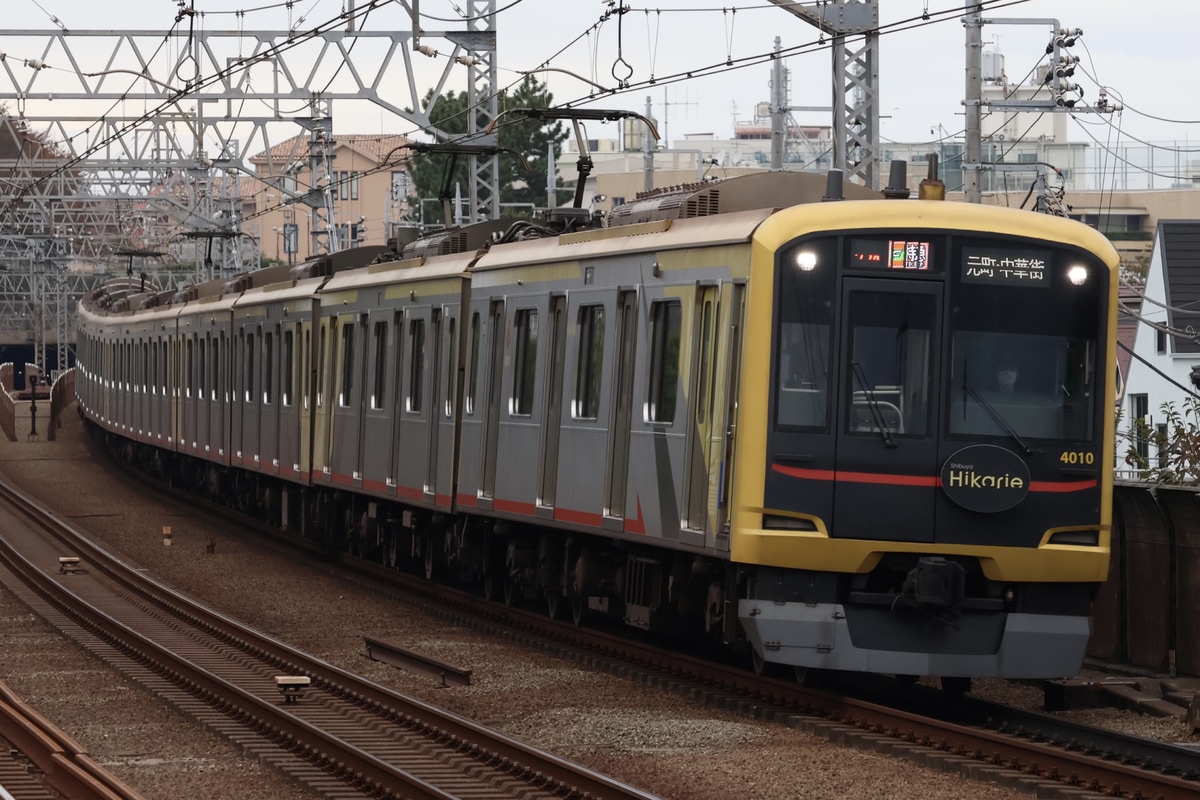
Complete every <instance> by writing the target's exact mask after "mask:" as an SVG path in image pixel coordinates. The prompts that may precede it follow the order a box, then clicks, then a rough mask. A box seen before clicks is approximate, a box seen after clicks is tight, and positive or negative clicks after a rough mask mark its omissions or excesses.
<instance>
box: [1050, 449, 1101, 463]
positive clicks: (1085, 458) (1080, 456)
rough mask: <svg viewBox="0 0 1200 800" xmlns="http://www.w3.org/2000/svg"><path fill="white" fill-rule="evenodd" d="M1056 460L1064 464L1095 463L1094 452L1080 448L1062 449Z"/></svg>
mask: <svg viewBox="0 0 1200 800" xmlns="http://www.w3.org/2000/svg"><path fill="white" fill-rule="evenodd" d="M1058 460H1059V461H1061V462H1062V463H1064V464H1095V463H1096V454H1095V453H1088V452H1085V451H1080V450H1064V451H1063V454H1062V455H1061V456H1059V457H1058Z"/></svg>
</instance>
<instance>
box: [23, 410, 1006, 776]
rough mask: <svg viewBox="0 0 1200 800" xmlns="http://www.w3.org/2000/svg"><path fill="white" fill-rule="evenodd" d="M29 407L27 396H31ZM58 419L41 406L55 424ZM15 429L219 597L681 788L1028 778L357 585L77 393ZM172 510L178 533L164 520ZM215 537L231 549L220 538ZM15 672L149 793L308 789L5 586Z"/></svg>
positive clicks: (101, 519)
mask: <svg viewBox="0 0 1200 800" xmlns="http://www.w3.org/2000/svg"><path fill="white" fill-rule="evenodd" d="M18 413H20V409H19V410H18ZM41 423H42V420H41V419H39V424H41ZM17 430H18V431H19V437H18V441H17V442H8V441H6V440H3V437H0V471H2V472H3V473H4V474H5V475H6V476H8V477H9V479H10V480H12V481H13V482H15V483H17V484H18V485H20V486H21V487H22V488H23V489H24V490H25V491H26V492H27V493H28V494H29V495H30V496H32V497H33V498H35V499H36V500H38V501H39V502H41V503H42V504H43V505H45V506H47V507H49V508H51V509H54V510H55V511H56V512H58V514H59V515H60V516H62V517H64V518H67V519H69V520H70V521H72V523H73V524H74V525H75V526H76V527H78V528H80V529H82V530H85V531H87V532H88V533H90V534H91V535H92V536H93V538H95V539H97V540H99V541H101V542H102V543H104V544H105V546H106V547H108V548H109V549H110V550H113V551H116V552H119V553H121V554H124V555H125V556H126V557H127V558H128V559H129V560H131V561H134V562H136V563H137V564H139V565H141V566H143V567H144V568H146V569H147V570H148V572H149V573H150V574H151V575H153V576H155V577H157V578H159V579H161V580H164V581H166V582H168V583H170V584H172V585H174V586H177V587H180V588H182V589H184V590H185V591H187V592H189V593H190V594H192V595H193V596H195V597H197V598H199V599H201V600H203V601H204V602H206V603H208V604H209V605H211V606H213V607H215V608H218V609H220V610H222V611H224V612H226V613H228V614H230V615H232V616H234V617H237V618H239V619H241V620H243V621H245V622H247V623H249V624H252V625H254V626H256V627H258V628H261V629H263V630H265V631H267V632H269V633H271V634H273V635H275V636H277V637H279V638H281V639H283V640H286V641H288V642H289V643H292V644H294V645H296V646H298V647H301V648H303V649H305V650H308V651H310V652H312V653H314V654H316V655H319V656H321V657H322V658H325V659H326V660H328V661H330V662H332V663H334V664H337V665H339V666H342V667H345V668H347V669H351V670H354V671H356V672H359V673H362V674H364V675H366V676H367V677H369V678H371V679H373V680H376V681H379V682H380V683H384V684H386V685H389V686H393V687H394V688H396V689H398V690H400V691H404V692H408V693H410V694H413V695H415V696H418V697H420V698H422V699H424V700H426V701H428V702H431V703H434V704H437V705H439V706H442V707H444V708H448V709H450V710H452V711H455V712H457V713H459V714H462V715H464V716H467V717H470V718H472V719H475V720H478V721H480V722H482V723H484V724H487V725H490V726H492V727H495V728H497V729H499V730H502V731H504V732H506V733H508V734H510V735H513V736H516V737H519V738H521V739H523V740H525V741H527V742H529V743H530V744H533V745H535V746H538V747H542V748H545V749H547V750H551V751H553V752H556V753H559V754H561V755H562V756H564V757H566V758H570V759H572V760H575V761H579V762H581V763H584V764H587V765H588V766H591V767H593V768H595V769H599V770H601V771H603V772H605V773H607V774H609V775H612V776H613V777H615V778H617V779H618V780H622V781H625V782H627V783H630V784H633V785H635V786H638V787H640V788H642V789H644V790H646V791H649V792H653V793H656V794H658V795H660V796H661V797H663V798H667V799H669V800H729V799H730V798H738V799H739V800H756V799H757V798H764V799H766V798H770V799H771V800H783V799H785V798H832V797H846V796H858V797H874V798H890V799H894V800H909V799H911V800H942V798H963V797H977V796H987V797H989V798H995V799H996V800H1016V798H1023V797H1028V796H1029V795H1027V794H1023V793H1018V792H1015V791H1013V790H1010V789H1006V788H1001V787H998V786H996V785H994V784H989V783H981V782H978V781H973V780H969V779H966V778H963V777H960V776H959V775H954V774H948V773H944V772H941V771H938V770H936V769H930V768H928V767H925V766H920V765H918V764H915V763H912V762H909V761H906V760H903V759H897V758H891V757H888V756H884V755H880V754H877V753H872V752H865V751H860V750H857V749H853V748H847V747H841V746H837V745H833V744H831V743H829V742H828V741H826V740H825V739H823V738H821V737H818V736H814V735H811V734H808V733H805V732H802V731H798V730H794V729H791V728H788V727H785V726H783V725H779V724H773V723H765V722H759V721H755V720H752V719H748V718H743V717H739V716H735V715H733V714H731V713H727V712H723V711H718V710H714V709H711V708H707V707H704V706H702V705H699V704H698V703H696V702H693V701H690V700H687V699H685V698H682V697H679V696H676V695H673V694H668V693H666V692H664V691H662V690H658V689H655V688H653V687H647V686H644V685H642V684H639V683H633V682H630V681H626V680H622V679H620V678H617V677H614V676H611V675H607V674H603V673H597V672H592V671H588V670H585V669H581V668H579V667H577V666H576V665H574V664H572V663H569V662H566V661H563V660H560V659H558V658H555V657H553V656H549V655H547V654H544V653H540V652H536V651H533V650H530V649H526V648H522V647H519V646H515V645H513V644H511V643H509V642H505V641H502V640H500V639H498V638H497V639H490V638H487V637H483V636H480V635H479V634H477V633H474V632H472V631H465V630H461V629H456V628H447V627H446V626H445V624H444V623H442V622H440V621H439V620H437V619H434V618H431V617H428V616H426V615H424V614H422V613H420V612H418V611H415V610H413V609H411V608H407V607H405V606H403V605H400V604H394V603H389V602H386V601H383V600H380V599H379V598H378V596H376V595H374V594H371V593H367V592H364V591H362V590H359V589H357V588H355V587H354V586H353V585H352V584H351V583H349V582H348V581H343V580H341V579H339V578H338V577H337V576H336V575H334V574H330V573H327V572H325V571H324V570H322V569H318V568H316V567H315V566H310V565H307V564H305V563H302V562H299V561H297V560H296V559H295V558H293V557H290V556H285V555H281V554H279V553H278V552H276V551H275V550H274V549H272V548H271V547H268V546H264V545H262V544H260V543H258V542H256V541H254V540H253V539H245V538H240V537H239V536H238V535H237V534H236V532H235V531H233V530H230V529H229V527H228V526H222V525H213V524H208V523H205V522H202V521H201V520H198V519H197V518H194V517H192V516H191V515H189V514H187V513H186V512H184V511H181V510H180V509H178V508H176V507H174V506H172V505H171V504H169V503H167V502H165V501H163V500H160V499H157V498H154V497H147V495H146V494H145V493H144V492H142V491H140V490H137V489H134V488H132V487H131V486H130V485H128V484H127V482H126V481H124V480H123V479H121V478H119V477H115V476H113V475H111V474H110V473H109V471H108V470H109V466H108V464H107V463H106V462H104V461H103V460H93V448H92V446H91V445H90V444H89V443H88V442H87V441H86V437H85V435H84V433H83V426H82V423H81V421H80V420H79V419H78V417H77V416H76V414H75V410H74V408H72V409H70V410H69V411H68V412H67V414H66V415H65V416H64V418H63V426H62V428H61V429H60V430H59V431H58V439H57V441H54V442H48V441H45V440H44V439H40V440H34V441H28V440H27V439H26V436H25V432H26V431H28V419H27V418H26V419H22V418H20V417H18V420H17ZM164 525H169V526H171V529H172V544H171V545H170V546H164V545H163V537H162V528H163V526H164ZM210 540H211V541H213V542H215V548H214V552H213V553H211V554H209V553H206V547H205V545H206V544H207V543H208V542H209V541H210ZM0 634H2V635H3V636H4V640H5V641H6V642H8V643H9V645H8V646H6V647H4V648H3V649H0V675H2V676H3V679H4V680H5V681H6V682H7V683H9V685H10V686H12V688H13V689H14V690H15V691H16V692H17V693H18V694H20V695H22V696H23V697H24V698H25V699H26V700H27V701H28V702H29V703H30V704H31V705H33V706H34V707H35V708H37V709H39V710H40V711H42V712H43V713H45V714H46V715H47V716H49V717H50V718H51V719H52V720H54V721H55V722H56V723H57V724H58V725H59V726H60V727H62V728H63V729H64V730H66V731H67V732H68V733H69V734H71V735H72V736H74V737H76V738H77V739H78V740H79V741H80V743H82V744H83V745H84V746H85V747H87V748H89V750H90V751H91V752H92V754H93V755H94V756H95V757H97V758H98V759H99V760H100V761H101V763H103V764H105V765H107V766H108V767H109V768H111V769H112V770H113V771H114V772H115V773H117V774H118V775H119V776H121V777H122V778H123V779H124V780H126V781H127V782H128V783H130V784H131V785H132V786H134V787H136V788H137V789H139V790H140V791H141V792H142V793H143V794H144V795H145V796H146V797H147V798H151V799H153V798H163V799H164V800H166V798H172V799H174V798H179V797H188V796H192V797H205V798H211V799H212V800H224V799H225V798H230V799H232V798H281V799H282V800H290V798H301V797H309V796H310V795H308V794H306V793H305V791H304V790H302V789H300V788H297V787H295V786H293V785H292V784H290V783H288V782H287V781H286V780H285V779H283V778H281V777H279V776H278V775H277V774H275V773H274V772H272V771H271V770H269V769H268V768H266V767H263V766H262V765H260V764H259V762H258V761H257V760H255V759H253V758H251V757H244V756H243V755H242V754H240V753H239V752H237V751H236V750H235V749H234V748H233V747H232V746H230V745H229V744H227V743H225V742H224V741H223V740H220V739H218V738H216V737H214V736H212V735H210V734H208V733H206V732H204V731H202V730H199V729H197V728H196V726H195V725H194V724H193V723H191V722H190V721H188V720H186V719H184V718H182V717H181V716H179V715H178V714H176V713H175V712H174V711H173V710H171V709H169V708H168V707H166V706H165V705H163V704H162V703H160V702H159V701H157V700H155V699H154V698H152V697H150V696H149V695H147V694H146V693H144V692H143V691H142V690H141V689H140V688H139V687H137V686H136V685H135V684H132V683H130V682H129V681H126V680H125V679H123V678H122V677H121V676H120V675H119V674H117V673H115V672H114V671H112V670H110V669H109V668H107V667H105V666H103V665H102V664H100V663H98V662H97V661H96V660H95V659H93V658H91V657H90V656H88V655H87V654H85V653H84V652H83V651H82V650H81V649H79V648H78V647H76V646H74V645H73V644H71V643H70V642H69V641H68V640H66V639H64V638H63V637H62V636H60V635H59V634H58V633H57V631H54V630H53V629H52V628H50V626H48V625H47V624H46V623H44V622H42V621H41V620H40V619H39V618H37V617H36V616H34V615H33V614H31V613H30V611H29V610H28V608H26V607H25V606H24V605H23V604H21V603H20V602H19V601H18V600H17V599H16V598H15V597H14V596H13V594H12V593H11V592H10V591H8V590H0ZM363 636H372V637H375V638H378V639H382V640H384V641H388V642H394V643H397V644H400V645H402V646H404V647H408V648H411V649H415V650H419V651H422V652H424V653H427V654H428V655H431V656H434V657H436V658H439V659H441V660H443V661H448V662H450V663H453V664H456V665H458V666H462V667H465V668H468V669H470V670H472V685H471V686H468V687H457V688H453V687H452V688H439V687H437V686H435V685H433V684H432V683H431V682H430V681H428V680H427V679H424V678H421V677H419V676H415V675H412V674H410V673H406V672H403V671H401V670H397V669H394V668H392V667H388V666H385V665H382V664H379V663H376V662H372V661H370V660H368V659H366V658H365V657H364V656H363V655H362V637H363Z"/></svg>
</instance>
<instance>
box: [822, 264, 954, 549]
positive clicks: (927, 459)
mask: <svg viewBox="0 0 1200 800" xmlns="http://www.w3.org/2000/svg"><path fill="white" fill-rule="evenodd" d="M941 302H942V287H941V284H934V283H917V282H913V281H896V280H875V279H861V278H847V279H845V281H844V283H843V286H842V307H843V308H844V309H845V313H844V315H843V318H842V330H841V333H840V337H839V345H840V346H839V351H840V352H841V354H842V357H841V370H840V373H839V381H840V387H841V391H840V395H839V396H840V400H839V404H838V414H837V442H836V445H837V476H838V478H837V481H836V483H835V487H834V501H833V502H834V509H833V528H832V530H831V531H830V533H831V535H833V536H834V537H837V538H851V539H853V538H869V539H887V540H903V541H910V542H932V541H933V514H934V502H935V500H936V494H935V493H936V491H937V484H938V479H937V476H938V467H937V427H936V425H935V424H934V422H933V419H932V413H933V410H934V409H935V408H936V407H937V403H936V402H935V397H936V386H937V380H936V376H937V374H938V365H939V357H940V354H939V350H940V342H941V333H940V327H941V326H940V324H939V319H940V310H941Z"/></svg>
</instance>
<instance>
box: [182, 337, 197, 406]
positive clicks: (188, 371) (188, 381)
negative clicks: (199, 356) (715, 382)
mask: <svg viewBox="0 0 1200 800" xmlns="http://www.w3.org/2000/svg"><path fill="white" fill-rule="evenodd" d="M195 349H196V337H194V336H193V337H191V338H190V339H188V340H187V363H186V366H185V367H184V370H185V371H184V373H183V374H184V384H183V396H184V397H191V396H192V369H193V368H194V366H195V363H194V361H193V356H194V354H195Z"/></svg>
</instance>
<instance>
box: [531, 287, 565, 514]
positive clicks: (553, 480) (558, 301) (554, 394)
mask: <svg viewBox="0 0 1200 800" xmlns="http://www.w3.org/2000/svg"><path fill="white" fill-rule="evenodd" d="M566 350H567V298H566V296H565V295H561V294H560V295H553V296H551V298H550V370H549V373H548V380H547V381H546V393H547V398H546V405H545V409H546V410H545V415H544V419H543V421H542V453H541V459H540V462H541V463H539V464H538V493H537V509H538V512H537V514H538V516H539V517H544V518H547V519H553V517H554V505H555V490H556V488H557V486H558V442H559V430H560V427H561V425H562V402H563V369H564V367H565V365H566V357H565V354H566ZM542 509H545V510H546V511H545V512H543V511H542ZM547 512H548V513H547Z"/></svg>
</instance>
